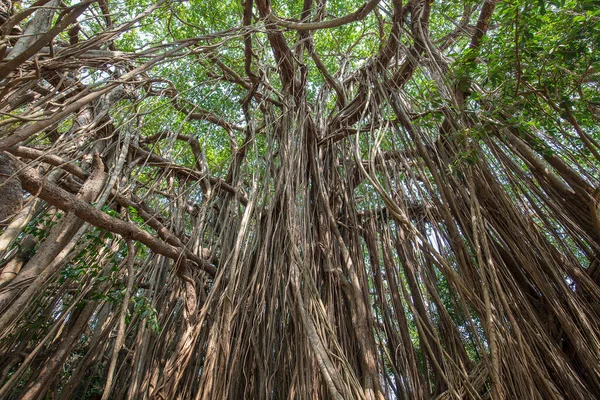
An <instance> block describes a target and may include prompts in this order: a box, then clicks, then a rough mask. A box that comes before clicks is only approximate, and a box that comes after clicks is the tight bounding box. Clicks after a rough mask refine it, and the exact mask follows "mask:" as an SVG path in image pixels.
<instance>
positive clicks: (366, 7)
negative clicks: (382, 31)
mask: <svg viewBox="0 0 600 400" xmlns="http://www.w3.org/2000/svg"><path fill="white" fill-rule="evenodd" d="M377 4H379V0H371V1H370V2H368V3H365V4H363V5H362V6H361V7H360V8H359V9H358V10H356V11H354V12H353V13H351V14H347V15H344V16H343V17H339V18H334V19H330V20H328V21H322V22H293V21H286V20H284V19H281V18H279V17H277V16H275V15H273V14H270V15H269V16H268V17H267V20H268V21H269V22H272V23H274V24H276V25H279V26H281V27H284V28H289V29H294V30H297V31H315V30H318V29H329V28H335V27H338V26H342V25H346V24H350V23H352V22H358V21H361V20H363V19H365V17H366V16H367V15H369V14H370V13H371V11H373V10H374V9H375V7H377Z"/></svg>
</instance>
